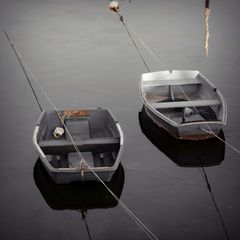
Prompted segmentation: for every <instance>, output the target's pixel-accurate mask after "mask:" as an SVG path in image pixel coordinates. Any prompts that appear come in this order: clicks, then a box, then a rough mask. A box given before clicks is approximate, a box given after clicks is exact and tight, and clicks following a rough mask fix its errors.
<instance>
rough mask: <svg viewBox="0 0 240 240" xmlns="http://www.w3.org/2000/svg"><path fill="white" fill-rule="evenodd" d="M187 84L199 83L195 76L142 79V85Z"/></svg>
mask: <svg viewBox="0 0 240 240" xmlns="http://www.w3.org/2000/svg"><path fill="white" fill-rule="evenodd" d="M188 84H201V81H199V80H198V79H196V78H191V79H170V80H157V79H156V80H149V81H143V85H144V86H173V85H188Z"/></svg>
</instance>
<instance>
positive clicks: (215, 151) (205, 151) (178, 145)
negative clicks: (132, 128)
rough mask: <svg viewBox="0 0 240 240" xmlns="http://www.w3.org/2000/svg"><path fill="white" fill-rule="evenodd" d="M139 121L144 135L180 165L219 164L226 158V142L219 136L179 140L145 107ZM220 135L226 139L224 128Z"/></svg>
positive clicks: (201, 165)
mask: <svg viewBox="0 0 240 240" xmlns="http://www.w3.org/2000/svg"><path fill="white" fill-rule="evenodd" d="M139 123H140V127H141V130H142V132H143V133H144V135H145V136H146V137H147V138H148V139H149V140H150V141H151V142H152V143H153V144H154V145H155V146H156V147H157V148H158V149H159V150H160V151H161V152H163V153H164V154H165V155H166V156H168V157H169V158H170V159H171V160H172V161H173V162H174V163H176V164H177V165H178V166H181V167H208V166H215V165H219V164H220V163H221V162H222V161H223V160H224V155H225V143H224V142H222V141H220V140H219V139H217V138H212V139H207V140H202V141H187V140H177V139H176V138H173V137H171V136H170V135H169V134H168V133H167V132H166V131H165V130H163V129H160V128H159V127H158V126H157V125H156V124H154V123H153V122H152V120H151V119H150V118H149V117H148V116H147V114H146V112H145V109H144V107H143V108H142V111H141V112H139ZM219 137H220V138H221V139H223V140H224V133H223V131H222V130H221V132H220V135H219Z"/></svg>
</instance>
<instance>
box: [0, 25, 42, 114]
mask: <svg viewBox="0 0 240 240" xmlns="http://www.w3.org/2000/svg"><path fill="white" fill-rule="evenodd" d="M3 32H4V33H5V35H6V37H7V39H8V41H9V43H10V44H11V46H12V49H13V51H14V53H15V55H16V57H17V59H18V62H19V64H20V66H21V68H22V70H23V73H24V75H25V77H26V78H27V81H28V84H29V86H30V88H31V90H32V93H33V96H34V98H35V100H36V102H37V104H38V107H39V109H40V111H41V112H42V110H43V108H42V106H41V104H40V101H39V99H38V97H37V94H36V92H35V90H34V88H33V86H32V83H31V81H30V79H29V77H28V74H27V72H26V70H25V68H24V66H23V64H22V62H21V58H19V55H18V53H17V49H16V48H15V46H14V44H13V42H12V41H11V40H10V38H9V36H8V34H7V32H6V31H5V30H4V29H3Z"/></svg>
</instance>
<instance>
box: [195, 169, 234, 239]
mask: <svg viewBox="0 0 240 240" xmlns="http://www.w3.org/2000/svg"><path fill="white" fill-rule="evenodd" d="M201 170H202V172H201ZM199 171H200V172H201V174H202V177H203V179H204V180H205V182H206V185H207V188H208V191H209V193H210V196H211V199H212V201H213V204H214V206H215V209H216V211H217V213H218V216H219V219H220V222H221V224H222V227H223V231H224V233H225V236H226V238H227V239H228V240H230V237H229V233H228V231H227V228H226V226H225V223H224V219H223V216H222V213H221V211H220V208H219V207H218V204H217V202H216V199H215V196H214V194H213V192H212V188H211V185H210V182H209V180H208V176H207V173H206V171H205V169H204V167H201V168H199Z"/></svg>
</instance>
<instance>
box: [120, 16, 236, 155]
mask: <svg viewBox="0 0 240 240" xmlns="http://www.w3.org/2000/svg"><path fill="white" fill-rule="evenodd" d="M117 14H118V15H119V16H121V15H120V14H119V13H117ZM120 20H121V19H120ZM122 22H123V21H122ZM123 24H124V26H126V29H127V26H129V28H130V29H131V31H132V32H133V33H134V34H135V36H136V37H137V38H138V40H139V42H140V43H141V44H142V45H143V47H144V48H145V49H146V50H147V52H148V53H149V54H150V55H151V56H152V57H153V58H154V59H155V60H156V61H157V62H159V63H160V64H161V65H162V66H164V67H165V68H166V66H165V64H163V62H162V61H161V60H160V59H159V57H158V56H157V55H156V54H155V53H154V52H153V51H152V50H151V49H150V47H148V45H147V44H146V43H145V42H144V41H143V39H142V38H141V37H140V36H139V34H138V33H137V32H136V31H135V30H134V29H133V27H132V26H131V25H130V24H127V23H126V22H125V23H124V22H123ZM128 32H129V31H128ZM129 35H130V37H131V39H132V38H133V37H132V35H131V33H129ZM134 43H135V42H134ZM134 45H136V43H135V44H134ZM137 50H138V51H139V48H137ZM141 57H142V54H141ZM144 62H146V61H145V60H144ZM148 69H149V67H148ZM166 69H167V68H166ZM169 74H170V72H169ZM169 74H167V75H166V76H168V75H169ZM166 76H165V77H166ZM176 86H178V87H179V88H180V90H181V91H182V93H183V94H184V95H185V96H186V98H187V99H188V101H190V98H189V97H188V95H187V94H186V93H185V91H184V90H183V88H182V87H181V86H180V85H176ZM192 108H194V109H195V111H196V112H197V113H199V111H198V110H197V109H196V107H194V106H192ZM206 126H207V128H208V129H209V130H206V129H202V128H201V130H202V131H204V132H208V133H209V134H212V135H214V136H215V137H216V138H218V139H219V140H220V141H222V142H224V143H225V144H226V145H227V146H229V147H230V148H231V149H232V150H234V151H235V152H237V153H238V154H240V150H239V149H237V148H235V147H234V146H233V145H231V144H230V143H228V142H226V140H223V139H221V138H220V137H219V136H218V135H217V134H215V133H214V132H213V131H212V130H211V128H210V126H209V125H208V124H206Z"/></svg>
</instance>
